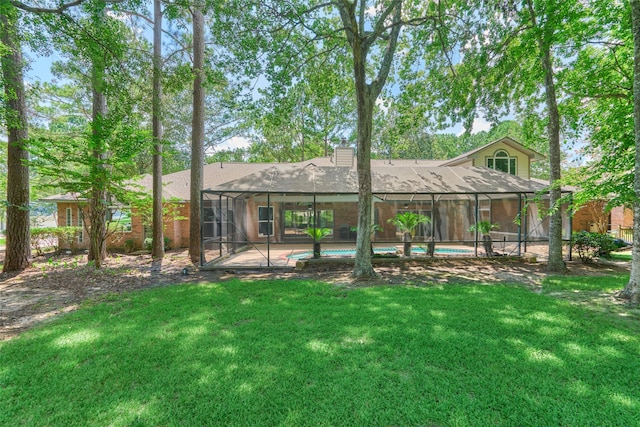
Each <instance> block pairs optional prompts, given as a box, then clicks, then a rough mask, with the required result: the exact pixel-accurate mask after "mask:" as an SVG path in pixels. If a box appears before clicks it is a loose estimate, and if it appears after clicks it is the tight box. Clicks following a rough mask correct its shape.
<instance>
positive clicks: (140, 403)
mask: <svg viewBox="0 0 640 427" xmlns="http://www.w3.org/2000/svg"><path fill="white" fill-rule="evenodd" d="M638 332H639V328H638V324H633V325H630V324H628V323H626V324H623V323H620V322H617V321H615V319H611V318H609V317H606V316H603V315H598V314H597V313H593V312H590V311H586V310H583V309H581V308H579V307H574V306H571V305H570V304H568V303H566V302H563V301H558V300H554V299H553V298H550V297H547V296H544V295H536V294H534V293H531V292H529V291H527V290H525V289H521V288H517V287H509V286H502V285H496V286H431V287H422V288H408V287H377V288H364V289H357V290H347V289H344V288H338V287H332V286H328V285H324V284H318V283H313V282H303V281H271V282H259V281H258V282H241V281H230V282H226V283H224V284H208V285H200V286H179V287H170V288H164V289H157V290H153V291H147V292H140V293H134V294H128V295H122V296H118V297H113V299H112V301H106V302H105V303H102V304H99V305H95V306H89V307H85V308H84V309H82V310H80V311H78V312H76V313H72V314H70V315H68V316H65V317H64V318H62V319H60V320H59V321H56V322H55V323H52V324H50V325H46V326H44V327H42V328H38V329H36V330H34V331H31V332H29V333H27V334H24V335H23V336H21V337H20V338H19V339H17V340H14V341H11V342H7V343H3V344H0V424H3V425H16V424H21V423H24V424H33V423H38V424H46V425H69V424H81V425H104V424H112V425H137V424H140V425H157V424H173V425H178V424H180V425H183V424H187V425H238V424H244V425H391V424H395V425H423V424H427V425H479V426H480V425H482V426H484V425H580V426H586V425H605V424H609V425H633V424H634V423H636V422H637V413H638V411H640V398H639V397H638V394H637V384H638V383H640V357H638V356H639V355H640V340H639V338H638Z"/></svg>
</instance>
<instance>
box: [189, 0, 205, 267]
mask: <svg viewBox="0 0 640 427" xmlns="http://www.w3.org/2000/svg"><path fill="white" fill-rule="evenodd" d="M201 7H202V5H201V4H199V3H197V4H196V5H195V6H194V8H193V73H194V80H193V122H192V134H191V211H190V225H189V256H190V257H191V262H193V263H194V264H197V263H199V262H200V191H201V190H202V175H203V163H204V86H203V78H204V16H203V14H202V9H201Z"/></svg>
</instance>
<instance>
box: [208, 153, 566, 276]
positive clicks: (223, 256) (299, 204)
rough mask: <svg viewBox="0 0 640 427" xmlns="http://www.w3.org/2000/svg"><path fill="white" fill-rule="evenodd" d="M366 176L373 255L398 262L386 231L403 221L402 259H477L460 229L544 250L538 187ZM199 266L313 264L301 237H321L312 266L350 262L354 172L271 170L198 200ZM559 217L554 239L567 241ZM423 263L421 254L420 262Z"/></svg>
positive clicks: (460, 176)
mask: <svg viewBox="0 0 640 427" xmlns="http://www.w3.org/2000/svg"><path fill="white" fill-rule="evenodd" d="M385 172H386V173H382V172H380V171H372V189H373V203H372V209H371V215H372V220H373V223H374V224H376V229H375V231H373V233H372V234H371V236H372V239H371V240H372V246H373V249H374V253H377V254H397V255H399V256H402V255H403V252H404V249H405V246H404V243H405V242H404V241H405V240H406V237H405V235H404V233H402V232H401V230H399V229H398V228H397V227H396V226H395V225H394V224H393V223H391V222H390V219H391V218H394V217H395V216H396V215H397V214H402V213H405V212H413V213H416V214H420V215H423V216H424V217H426V218H427V221H426V222H424V223H421V224H419V225H418V226H417V227H416V229H415V231H414V235H413V237H412V239H411V240H412V242H411V248H412V249H411V256H412V257H424V256H428V252H429V250H428V249H429V243H430V242H434V243H435V252H434V254H433V255H434V256H436V257H437V256H482V255H484V249H483V246H482V235H480V234H479V233H477V232H475V231H470V228H471V227H472V226H473V225H474V224H476V223H477V222H480V221H489V222H490V223H491V224H496V227H495V228H494V229H493V230H492V231H491V237H492V240H493V247H494V250H495V251H496V252H498V253H499V254H504V255H522V254H523V253H525V252H527V251H528V249H530V246H533V245H536V244H538V245H541V244H544V243H546V242H548V238H549V220H548V218H545V217H544V215H543V213H544V211H545V210H546V208H548V205H549V204H548V197H546V195H544V193H543V191H544V185H543V184H540V183H537V182H534V181H530V180H524V179H522V178H518V177H516V176H513V175H507V174H504V173H501V172H498V171H493V170H488V169H486V168H477V167H457V168H451V167H432V168H393V170H389V171H388V172H387V171H385ZM201 206H202V224H201V233H202V235H201V244H202V248H201V249H202V251H201V253H202V260H201V262H202V265H203V266H204V265H206V266H224V267H287V266H291V267H292V266H295V263H296V261H297V260H299V259H305V258H311V257H312V256H313V243H314V240H313V238H312V237H310V236H309V232H310V230H313V229H325V230H326V232H325V234H326V235H325V236H323V238H322V239H321V240H320V241H319V243H320V245H321V256H322V257H335V256H338V257H348V256H353V255H354V251H355V246H356V238H357V233H358V231H359V230H358V227H357V225H358V224H357V222H358V194H357V175H356V171H355V170H353V169H349V168H335V167H318V166H315V165H308V166H305V167H291V166H287V165H277V166H274V167H272V168H269V169H267V170H264V171H261V172H258V173H255V174H251V175H248V176H245V177H243V178H241V179H238V180H234V181H230V182H227V183H224V184H221V185H219V186H217V187H216V188H211V189H207V190H204V191H202V192H201ZM570 225H571V224H570V220H569V218H568V216H567V215H566V214H564V215H563V238H565V239H568V238H569V237H570V232H569V230H570V229H571V227H570ZM429 255H430V254H429Z"/></svg>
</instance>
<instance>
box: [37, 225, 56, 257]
mask: <svg viewBox="0 0 640 427" xmlns="http://www.w3.org/2000/svg"><path fill="white" fill-rule="evenodd" d="M30 244H31V250H33V251H34V252H35V253H36V255H37V256H42V255H44V252H45V251H46V250H47V249H49V248H51V249H53V250H55V251H57V250H58V238H57V235H56V228H55V227H38V228H32V229H31V241H30Z"/></svg>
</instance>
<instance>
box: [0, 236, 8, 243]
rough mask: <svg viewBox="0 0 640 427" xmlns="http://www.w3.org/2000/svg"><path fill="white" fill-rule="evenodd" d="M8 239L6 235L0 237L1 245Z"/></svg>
mask: <svg viewBox="0 0 640 427" xmlns="http://www.w3.org/2000/svg"><path fill="white" fill-rule="evenodd" d="M6 241H7V240H6V239H5V238H4V237H0V245H4V244H5V242H6Z"/></svg>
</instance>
